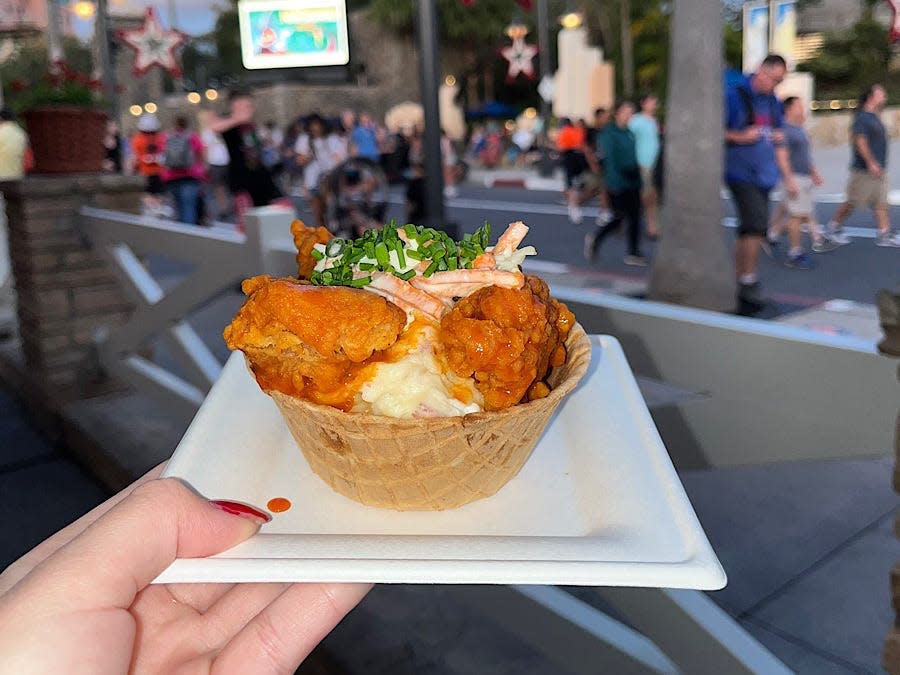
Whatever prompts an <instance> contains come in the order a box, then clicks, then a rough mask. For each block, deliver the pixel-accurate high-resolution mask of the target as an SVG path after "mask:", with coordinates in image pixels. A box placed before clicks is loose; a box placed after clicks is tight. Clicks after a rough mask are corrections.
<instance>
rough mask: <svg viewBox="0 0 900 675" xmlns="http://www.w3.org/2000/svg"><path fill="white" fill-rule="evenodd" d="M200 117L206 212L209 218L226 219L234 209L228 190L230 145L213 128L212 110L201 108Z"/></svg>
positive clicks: (213, 116) (214, 115) (213, 115)
mask: <svg viewBox="0 0 900 675" xmlns="http://www.w3.org/2000/svg"><path fill="white" fill-rule="evenodd" d="M198 119H199V122H200V140H201V141H203V147H204V153H205V156H206V175H207V183H206V186H207V190H206V192H207V194H206V209H205V210H206V214H207V217H208V219H209V220H224V219H225V218H226V217H228V216H229V215H230V213H231V210H232V208H231V193H230V191H229V190H228V162H229V157H228V147H227V146H226V145H225V141H224V140H222V136H221V135H219V134H217V133H216V132H215V131H213V130H212V128H211V126H212V124H213V122H214V121H215V119H216V114H215V113H214V112H213V111H212V110H201V111H200V113H199V114H198Z"/></svg>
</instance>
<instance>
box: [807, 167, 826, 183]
mask: <svg viewBox="0 0 900 675" xmlns="http://www.w3.org/2000/svg"><path fill="white" fill-rule="evenodd" d="M810 178H812V182H813V185H815V186H816V187H822V186H823V185H824V184H825V179H824V178H822V174H820V173H819V172H818V171H815V170H814V171H813V172H812V174H810Z"/></svg>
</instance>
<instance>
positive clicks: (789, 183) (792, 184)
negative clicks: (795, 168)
mask: <svg viewBox="0 0 900 675" xmlns="http://www.w3.org/2000/svg"><path fill="white" fill-rule="evenodd" d="M784 186H785V187H786V188H787V191H788V194H789V195H790V196H791V198H792V199H793V198H796V196H797V195H798V194H800V188H799V187H797V181H795V180H794V178H793V177H791V178H788V179H787V180H786V181H785V182H784Z"/></svg>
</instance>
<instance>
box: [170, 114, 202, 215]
mask: <svg viewBox="0 0 900 675" xmlns="http://www.w3.org/2000/svg"><path fill="white" fill-rule="evenodd" d="M165 147H166V149H165V153H164V154H163V166H164V170H163V180H164V181H165V183H166V188H167V189H168V190H169V192H170V193H171V194H172V198H173V199H174V200H175V217H176V219H177V220H178V221H179V222H182V223H190V224H191V225H199V224H200V198H201V191H202V187H203V179H204V177H205V169H204V158H203V141H202V140H200V136H198V135H197V134H195V133H194V132H192V131H190V130H189V129H188V121H187V118H186V117H184V116H183V115H181V116H178V117H176V118H175V128H174V130H173V132H172V133H171V134H169V137H168V138H167V139H166V146H165Z"/></svg>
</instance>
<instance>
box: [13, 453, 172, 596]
mask: <svg viewBox="0 0 900 675" xmlns="http://www.w3.org/2000/svg"><path fill="white" fill-rule="evenodd" d="M165 466H166V463H165V462H163V463H162V464H158V465H157V466H155V467H154V468H152V469H150V471H148V472H147V473H145V474H144V475H143V476H141V477H140V478H138V479H137V480H136V481H135V482H133V483H132V484H131V485H129V486H128V487H126V488H125V489H123V490H121V491H119V492H118V493H116V494H114V495H113V496H112V497H110V498H109V499H107V500H106V501H105V502H103V503H102V504H100V505H99V506H95V507H94V508H93V509H91V510H90V511H88V512H87V513H86V514H84V515H83V516H81V517H80V518H79V519H78V520H76V521H75V522H73V523H70V524H69V525H66V527H64V528H63V529H61V530H60V531H59V532H57V533H56V534H54V535H53V536H51V537H50V538H48V539H45V540H44V541H42V542H41V543H40V544H38V545H37V546H35V547H34V548H33V549H31V550H30V551H29V552H28V553H26V554H25V555H23V556H22V557H21V558H19V559H18V560H16V561H15V562H14V563H13V564H12V565H10V566H9V567H7V568H6V570H4V572H3V574H0V595H2V594H3V593H6V591H8V590H9V589H10V588H12V587H13V586H15V585H16V583H18V582H19V580H21V579H22V578H23V577H24V576H25V575H27V574H28V573H29V572H31V570H33V569H34V568H35V567H37V566H38V565H40V564H41V563H42V562H43V561H44V560H46V559H47V558H49V557H50V556H51V555H53V554H54V553H56V552H57V551H58V550H59V549H61V548H62V547H63V546H65V545H66V544H68V543H69V542H70V541H72V540H73V539H74V538H75V537H77V536H78V535H79V534H81V533H82V532H84V531H85V530H86V529H87V528H88V526H90V524H91V523H93V522H94V521H95V520H97V519H98V518H99V517H100V516H102V515H103V514H104V513H106V512H107V511H109V510H110V509H111V508H112V507H114V506H115V505H116V504H118V503H119V502H121V501H122V500H123V499H125V497H127V496H128V495H130V494H131V493H132V492H133V491H134V490H135V489H136V488H137V487H138V486H140V485H143V484H144V483H147V482H149V481H151V480H154V479H156V478H159V476H160V475H161V474H162V471H163V469H164V468H165Z"/></svg>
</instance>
